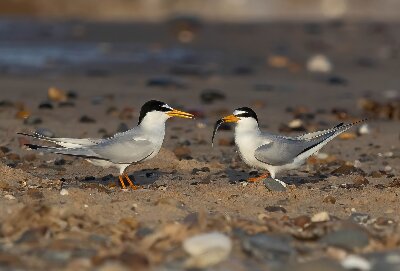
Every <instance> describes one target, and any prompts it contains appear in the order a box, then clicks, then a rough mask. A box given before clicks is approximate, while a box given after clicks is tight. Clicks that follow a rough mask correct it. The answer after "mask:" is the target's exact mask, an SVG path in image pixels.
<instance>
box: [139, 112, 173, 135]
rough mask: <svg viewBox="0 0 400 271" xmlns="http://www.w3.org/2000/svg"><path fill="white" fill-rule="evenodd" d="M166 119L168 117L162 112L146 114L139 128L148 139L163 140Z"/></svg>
mask: <svg viewBox="0 0 400 271" xmlns="http://www.w3.org/2000/svg"><path fill="white" fill-rule="evenodd" d="M168 118H169V116H168V115H167V114H165V113H164V112H159V111H152V112H148V113H147V114H146V116H145V117H144V118H143V120H142V122H141V123H140V124H139V126H140V128H141V129H142V131H143V132H145V133H146V135H149V137H152V138H162V139H163V138H164V135H165V122H166V121H167V119H168Z"/></svg>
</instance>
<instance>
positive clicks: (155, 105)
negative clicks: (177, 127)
mask: <svg viewBox="0 0 400 271" xmlns="http://www.w3.org/2000/svg"><path fill="white" fill-rule="evenodd" d="M172 110H173V109H172V108H171V107H169V106H168V105H167V104H166V103H164V102H160V101H156V100H151V101H148V102H146V103H145V104H144V105H143V106H142V108H141V109H140V115H139V122H138V125H139V124H140V123H141V122H142V120H143V118H144V117H145V116H146V114H147V113H149V112H152V111H160V112H169V111H172Z"/></svg>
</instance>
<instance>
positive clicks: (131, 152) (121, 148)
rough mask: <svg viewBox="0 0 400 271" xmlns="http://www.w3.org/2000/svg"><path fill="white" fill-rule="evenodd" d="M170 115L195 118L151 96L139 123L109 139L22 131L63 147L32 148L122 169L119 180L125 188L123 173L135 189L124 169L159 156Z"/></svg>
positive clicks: (31, 146) (32, 146)
mask: <svg viewBox="0 0 400 271" xmlns="http://www.w3.org/2000/svg"><path fill="white" fill-rule="evenodd" d="M171 117H180V118H189V119H191V118H193V115H192V114H189V113H186V112H183V111H179V110H176V109H173V108H172V107H170V106H169V105H167V104H166V103H164V102H160V101H155V100H151V101H148V102H146V103H145V104H144V105H143V106H142V108H141V110H140V116H139V122H138V125H137V126H136V127H134V128H133V129H130V130H128V131H126V132H123V133H117V134H115V135H114V136H112V137H110V138H107V139H93V138H82V139H77V138H51V137H45V136H42V135H40V134H24V133H19V134H21V135H25V136H30V137H34V138H37V139H40V140H45V141H49V142H52V143H55V144H57V145H59V146H61V147H49V146H40V145H34V144H26V145H27V146H28V147H29V148H31V149H35V150H40V151H43V152H47V153H56V154H64V155H69V156H76V157H82V158H85V159H86V160H87V161H89V162H90V163H92V164H93V165H96V166H100V167H103V168H108V167H115V168H117V169H119V176H118V178H119V181H120V182H121V186H122V188H123V189H125V188H126V186H125V183H124V179H123V177H125V178H126V180H127V181H128V183H129V185H130V186H131V188H132V189H137V188H138V186H136V185H135V184H134V183H133V182H132V181H131V179H129V176H128V174H126V172H125V169H126V168H127V167H128V166H130V165H131V164H137V163H140V162H144V161H146V160H149V159H151V158H153V157H154V156H156V155H157V154H158V152H159V151H160V149H161V145H162V143H163V141H164V135H165V122H166V120H167V119H169V118H171Z"/></svg>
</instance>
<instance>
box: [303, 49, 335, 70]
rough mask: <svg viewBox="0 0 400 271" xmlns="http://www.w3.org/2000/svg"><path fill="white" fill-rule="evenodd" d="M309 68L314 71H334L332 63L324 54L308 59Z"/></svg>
mask: <svg viewBox="0 0 400 271" xmlns="http://www.w3.org/2000/svg"><path fill="white" fill-rule="evenodd" d="M306 66H307V70H308V71H309V72H314V73H329V72H331V71H332V68H333V67H332V66H333V65H332V63H331V62H330V60H329V59H328V57H326V56H325V55H322V54H317V55H314V56H312V57H311V58H309V59H308V61H307V65H306Z"/></svg>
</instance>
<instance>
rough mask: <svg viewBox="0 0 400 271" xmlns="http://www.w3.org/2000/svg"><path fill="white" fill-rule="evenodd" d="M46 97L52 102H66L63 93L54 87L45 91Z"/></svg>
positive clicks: (65, 96)
mask: <svg viewBox="0 0 400 271" xmlns="http://www.w3.org/2000/svg"><path fill="white" fill-rule="evenodd" d="M47 97H48V98H49V99H50V100H51V101H54V102H65V101H66V100H67V95H66V94H65V91H63V90H61V89H59V88H56V87H50V88H49V89H48V90H47Z"/></svg>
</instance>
